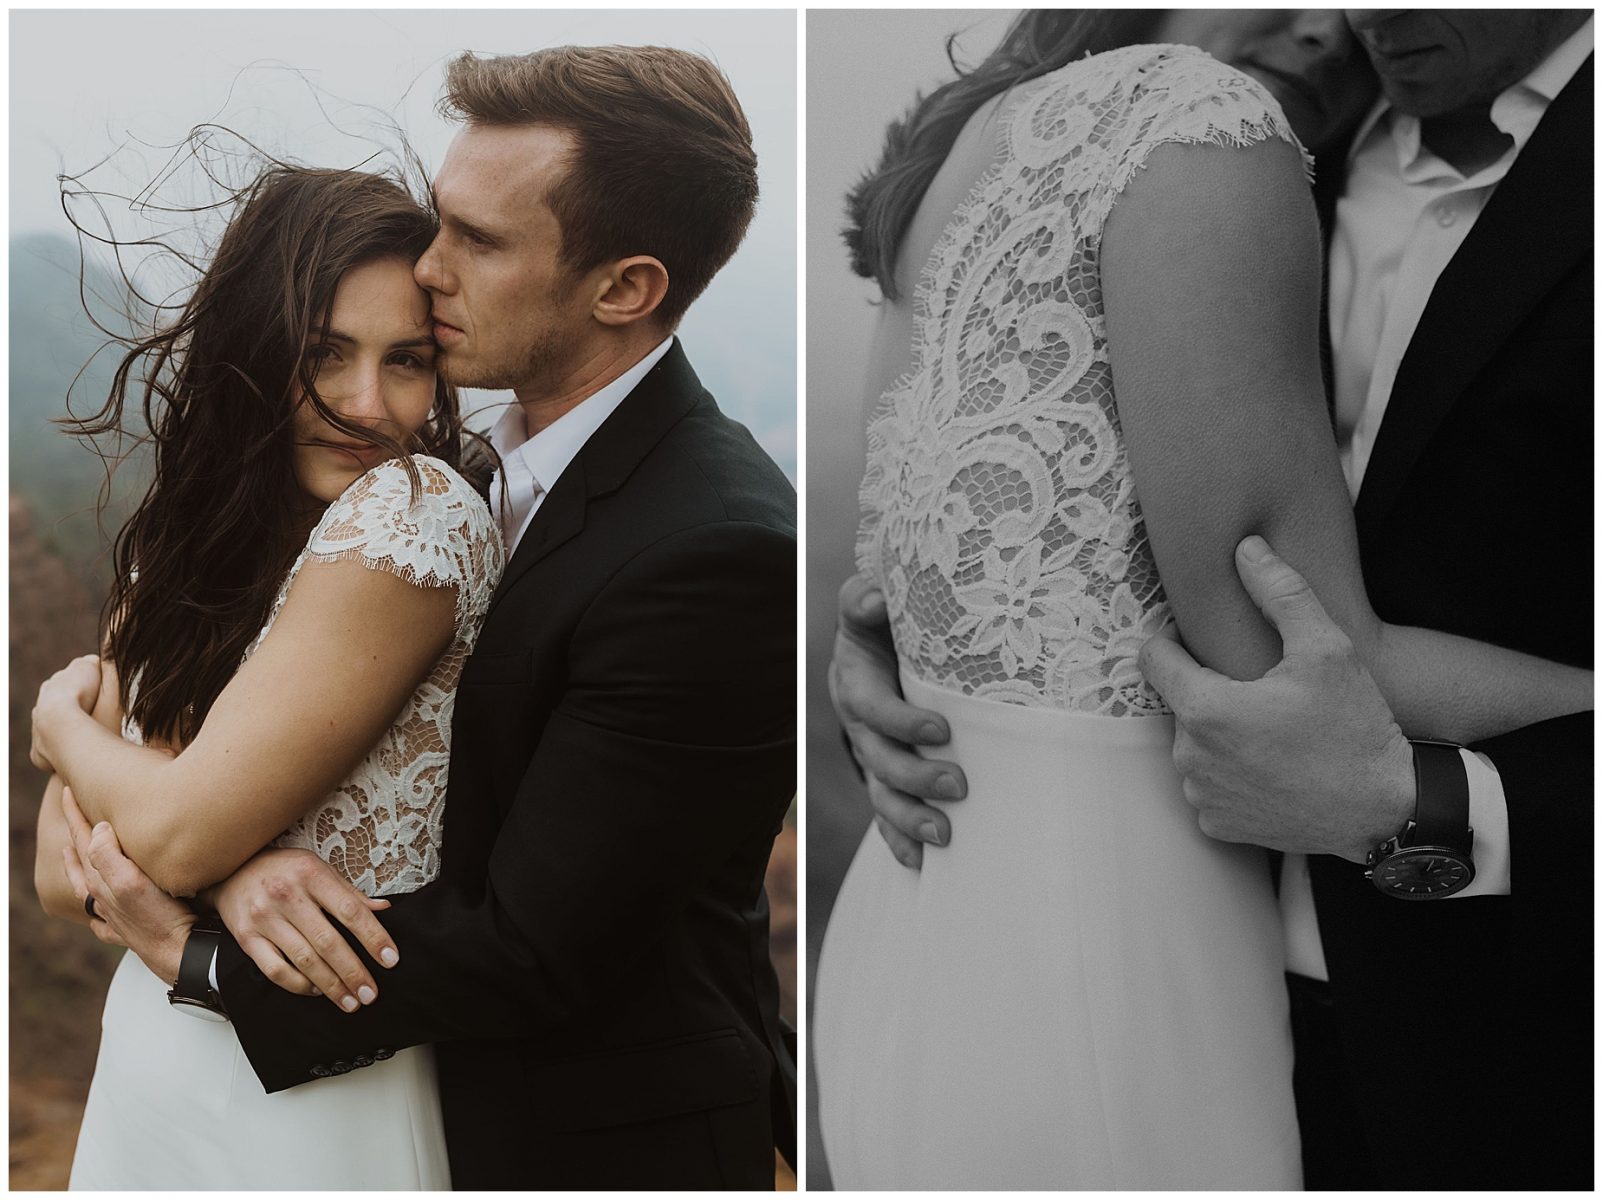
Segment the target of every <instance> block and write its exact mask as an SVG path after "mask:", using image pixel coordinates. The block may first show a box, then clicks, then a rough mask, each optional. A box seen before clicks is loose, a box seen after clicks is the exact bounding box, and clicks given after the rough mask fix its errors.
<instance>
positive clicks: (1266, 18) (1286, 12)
mask: <svg viewBox="0 0 1603 1200" xmlns="http://www.w3.org/2000/svg"><path fill="white" fill-rule="evenodd" d="M1152 40H1153V41H1155V42H1178V43H1180V44H1181V45H1186V46H1196V47H1198V48H1199V49H1202V50H1206V51H1207V52H1208V53H1209V54H1211V55H1213V56H1214V57H1215V58H1217V59H1218V60H1219V61H1220V62H1224V63H1229V64H1230V65H1231V66H1233V67H1237V68H1239V69H1240V70H1242V71H1244V72H1245V73H1246V74H1248V75H1251V76H1252V77H1253V78H1254V79H1256V80H1257V81H1258V82H1259V83H1261V84H1263V85H1264V87H1265V88H1267V89H1268V90H1269V92H1270V94H1271V95H1273V96H1274V98H1275V99H1276V100H1277V101H1279V102H1280V107H1281V108H1282V109H1283V110H1284V111H1285V114H1286V119H1287V120H1288V121H1290V122H1291V127H1292V129H1293V130H1294V131H1295V132H1296V134H1297V137H1298V138H1299V139H1300V140H1301V141H1302V144H1303V145H1304V146H1306V147H1308V149H1309V150H1310V151H1312V152H1313V153H1315V154H1318V153H1319V152H1320V151H1321V150H1324V149H1327V148H1329V147H1330V146H1331V145H1333V144H1334V142H1335V141H1336V140H1337V139H1338V138H1340V137H1341V136H1343V135H1344V134H1345V133H1347V132H1348V131H1349V130H1351V129H1352V127H1353V126H1354V125H1355V124H1357V122H1358V121H1359V120H1360V119H1361V118H1362V116H1363V114H1364V112H1365V111H1366V110H1367V109H1368V108H1369V105H1370V104H1371V103H1372V102H1373V101H1374V98H1375V94H1376V91H1377V88H1378V84H1377V82H1376V79H1375V75H1374V72H1373V71H1372V70H1371V69H1370V66H1369V60H1368V58H1367V57H1366V56H1365V54H1364V52H1363V49H1362V48H1361V47H1360V46H1359V45H1358V42H1357V40H1356V39H1355V38H1354V37H1353V33H1352V30H1351V29H1350V28H1348V25H1347V20H1346V17H1345V16H1344V15H1343V14H1342V11H1341V10H1340V9H1336V8H1303V9H1268V8H1266V9H1217V8H1215V9H1208V8H1177V9H1171V10H1170V11H1169V13H1168V14H1167V15H1166V16H1165V17H1164V19H1163V21H1162V22H1160V24H1159V25H1158V28H1157V29H1156V31H1155V32H1154V34H1153V38H1152Z"/></svg>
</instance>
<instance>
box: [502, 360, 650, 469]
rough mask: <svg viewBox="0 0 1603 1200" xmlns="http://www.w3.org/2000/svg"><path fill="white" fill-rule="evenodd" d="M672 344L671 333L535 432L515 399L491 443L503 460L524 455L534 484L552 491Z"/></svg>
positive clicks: (525, 463)
mask: <svg viewBox="0 0 1603 1200" xmlns="http://www.w3.org/2000/svg"><path fill="white" fill-rule="evenodd" d="M672 345H673V335H672V334H669V335H668V336H667V337H666V338H664V339H663V341H662V342H661V343H659V344H658V345H657V347H656V348H655V349H653V350H652V351H651V353H650V354H647V355H646V356H645V357H644V358H642V359H641V360H640V361H639V362H637V363H635V365H634V366H632V367H630V368H629V369H628V370H627V371H625V372H624V373H623V374H622V375H620V376H618V378H616V379H614V380H613V381H612V382H611V383H609V384H607V386H606V387H604V388H602V389H601V390H600V391H598V392H596V393H595V394H593V395H590V396H586V397H585V398H584V399H583V400H581V401H580V402H579V403H578V404H575V405H574V406H573V407H572V408H570V409H569V410H568V411H567V412H565V413H563V414H562V415H561V416H560V417H558V418H557V419H556V420H555V421H552V422H551V424H549V425H547V426H546V427H545V428H544V429H542V430H541V431H540V432H539V433H537V434H535V435H534V436H533V437H529V436H528V426H527V425H526V424H525V422H524V419H523V409H522V408H521V407H519V406H518V405H517V404H516V403H513V404H512V405H510V406H509V407H508V408H507V410H506V411H505V412H504V413H502V414H501V419H500V420H498V421H497V422H496V423H495V427H494V428H493V429H491V430H490V445H492V446H494V447H495V452H496V453H497V454H499V455H500V456H501V460H502V462H503V463H507V462H510V461H511V460H512V459H514V458H516V459H518V460H520V461H521V462H522V464H523V465H524V466H525V467H526V468H527V469H528V472H529V474H530V475H532V476H533V477H534V481H535V483H536V484H537V485H539V487H540V488H541V489H542V490H544V491H547V492H549V491H550V490H551V489H552V488H553V487H555V486H556V482H557V480H558V479H559V478H561V476H562V472H564V471H566V470H567V469H568V464H569V463H571V462H572V461H573V460H574V459H575V458H577V457H578V455H579V451H580V450H582V449H584V444H585V443H586V442H588V441H589V440H590V438H591V436H592V435H593V434H594V433H595V431H596V430H598V429H600V428H601V425H602V423H603V422H604V421H606V419H607V418H608V417H610V416H611V415H612V414H613V413H614V412H615V411H616V410H617V408H618V405H620V404H622V403H623V401H624V398H625V397H627V396H628V395H629V393H630V392H632V391H634V390H635V388H636V386H638V385H639V383H640V381H641V380H642V379H644V378H645V377H646V373H647V372H648V371H650V370H651V368H652V367H654V366H656V365H657V363H658V362H660V361H661V360H662V356H663V355H665V354H667V353H668V350H669V348H670V347H671V346H672ZM499 474H500V473H499V472H497V475H499Z"/></svg>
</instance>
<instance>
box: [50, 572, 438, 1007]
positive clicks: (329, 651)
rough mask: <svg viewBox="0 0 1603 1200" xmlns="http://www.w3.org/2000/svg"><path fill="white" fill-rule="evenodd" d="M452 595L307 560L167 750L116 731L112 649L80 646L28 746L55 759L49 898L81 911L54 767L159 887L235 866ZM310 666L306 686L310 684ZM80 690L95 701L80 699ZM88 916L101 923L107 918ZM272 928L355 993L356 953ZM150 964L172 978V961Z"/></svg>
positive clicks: (337, 989)
mask: <svg viewBox="0 0 1603 1200" xmlns="http://www.w3.org/2000/svg"><path fill="white" fill-rule="evenodd" d="M454 605H455V589H453V588H440V587H432V588H428V587H419V586H416V585H414V584H412V583H409V582H407V581H405V580H403V579H401V578H400V577H399V576H396V575H393V574H390V573H389V572H386V571H380V570H373V569H369V568H367V567H365V566H363V565H362V564H360V563H359V562H356V561H351V560H341V561H333V562H311V563H308V564H306V565H305V566H304V567H303V568H302V569H301V571H300V573H299V574H298V575H297V577H296V580H295V583H294V584H293V586H292V587H291V590H290V594H289V596H288V598H287V599H286V601H285V604H284V607H283V609H282V611H281V612H280V613H279V616H278V619H277V620H276V621H275V623H274V625H273V628H272V630H271V631H270V632H269V633H268V635H267V637H266V638H265V639H264V640H263V642H262V645H261V646H260V647H258V649H257V651H256V653H255V654H253V655H252V656H251V658H250V659H249V660H247V662H246V663H245V664H244V665H243V666H242V667H241V668H240V670H239V672H238V673H237V674H236V675H235V677H234V678H233V679H232V680H231V681H230V682H229V684H228V686H227V687H226V688H225V689H224V690H223V692H222V694H221V695H220V696H219V697H218V699H217V702H216V703H215V704H214V705H213V707H212V710H211V712H210V713H209V714H208V716H207V718H206V721H205V723H204V724H203V725H202V727H201V730H200V732H199V733H198V734H197V735H196V737H195V739H194V740H193V742H191V743H190V744H189V745H187V746H184V747H182V748H181V751H179V752H177V753H172V752H170V750H169V751H163V750H161V749H155V748H150V747H140V746H136V745H134V744H132V743H130V742H127V741H125V740H124V739H123V738H122V737H121V735H120V728H121V724H122V712H121V707H120V704H119V703H118V680H117V675H116V670H115V666H114V665H113V664H112V663H110V662H109V661H107V660H102V661H101V662H100V663H99V664H98V673H97V671H96V669H92V668H91V667H90V666H89V665H88V664H86V663H85V662H84V661H83V660H79V661H78V662H77V663H75V664H73V665H72V666H70V667H69V668H67V670H66V671H64V672H61V673H58V675H57V676H55V677H53V679H52V680H50V681H47V683H46V684H45V686H44V688H42V689H41V691H40V699H39V703H38V705H37V706H36V708H35V710H34V755H35V761H36V762H37V763H38V764H39V765H41V766H45V767H47V768H49V769H52V770H53V772H54V774H53V777H52V779H51V782H50V784H49V786H48V787H47V789H46V793H45V797H44V802H43V803H42V804H41V806H40V820H39V851H38V856H37V858H36V862H35V872H34V875H35V884H36V887H37V889H38V891H39V896H40V900H41V903H42V904H43V905H44V906H45V909H46V911H48V912H50V913H51V914H52V915H56V916H61V917H64V918H67V919H72V920H80V921H86V920H88V917H87V914H85V912H84V910H83V903H82V899H83V893H82V891H81V890H79V889H78V888H77V887H75V886H74V883H73V880H72V878H71V875H70V873H69V862H67V861H64V855H63V851H64V850H65V849H66V848H67V846H68V844H69V841H70V838H69V827H68V825H67V823H66V820H65V818H64V816H63V814H62V810H61V805H60V793H61V788H62V785H63V783H65V784H67V785H70V787H71V790H72V794H73V798H74V799H75V800H76V802H77V807H78V808H80V809H81V810H82V812H83V813H84V815H85V816H86V817H87V823H86V825H85V832H87V829H88V826H90V825H96V824H98V823H101V822H105V823H107V824H108V825H109V826H110V828H111V829H112V830H114V831H115V834H114V835H113V838H114V842H113V844H116V845H118V846H119V848H120V849H122V850H126V853H127V855H128V856H129V857H130V858H131V859H132V860H133V861H134V862H136V863H138V864H139V866H140V868H142V870H143V872H144V873H145V874H146V875H148V877H149V878H150V879H151V880H153V881H154V883H155V885H156V886H157V887H159V888H160V889H161V890H162V891H163V892H166V893H168V894H169V895H171V896H184V897H192V896H195V895H196V894H197V893H200V892H201V891H203V889H206V888H207V887H208V886H209V885H212V884H216V883H218V882H219V881H221V880H224V879H225V878H227V877H229V876H230V875H232V874H233V873H234V872H235V871H237V870H238V869H239V868H240V867H241V866H242V865H243V864H245V863H246V862H247V860H250V859H251V858H252V856H253V855H255V854H256V853H257V852H258V851H260V850H261V848H262V847H263V846H264V845H266V844H267V843H269V842H270V841H271V840H272V839H273V838H274V837H276V836H277V835H278V834H279V833H281V832H283V830H284V829H286V828H287V827H288V826H290V825H291V824H293V823H294V821H295V820H296V818H298V817H300V816H301V815H303V814H304V813H305V812H307V811H308V810H309V809H310V808H311V807H313V806H314V805H315V804H317V803H319V802H320V801H321V800H323V799H324V798H325V797H326V796H327V795H328V793H329V791H331V790H332V789H333V788H334V787H335V786H336V785H337V784H338V783H339V781H340V780H341V779H343V778H344V777H345V776H346V775H348V774H349V773H350V771H351V769H352V768H353V767H354V766H355V765H356V763H357V762H359V761H360V760H361V758H362V756H363V755H365V754H366V753H367V752H368V751H369V750H370V749H371V748H372V746H373V743H374V742H376V741H377V740H378V737H379V735H380V734H381V733H382V732H383V730H384V729H385V728H386V727H387V726H388V725H389V724H390V723H391V722H392V721H393V720H394V717H395V714H396V713H397V712H398V711H399V709H400V708H401V706H402V705H403V704H404V703H405V702H406V700H407V698H408V697H409V696H410V695H411V694H412V693H413V692H414V691H415V690H416V688H417V686H418V684H419V683H421V682H422V680H423V679H424V678H425V677H426V676H427V675H428V673H429V671H430V670H431V669H432V667H433V665H434V663H435V661H436V660H437V659H438V657H439V655H440V653H441V652H442V651H443V650H444V648H445V647H446V646H447V645H448V644H449V642H450V638H451V634H452V630H453V628H454V623H455V621H454ZM308 679H316V680H318V686H317V687H315V688H308V687H307V686H306V681H307V680H308ZM90 697H93V713H92V714H91V713H89V712H86V711H85V701H86V700H88V699H89V698H90ZM320 895H321V897H322V898H323V900H324V901H325V902H327V903H328V904H330V905H337V906H338V907H339V908H340V909H341V910H342V911H344V912H347V913H349V914H351V915H352V919H353V920H355V921H357V923H358V924H359V925H361V926H362V927H363V928H364V930H365V931H366V932H367V933H368V934H369V937H370V938H372V936H373V932H374V930H376V928H377V927H376V924H374V923H371V922H362V921H361V920H360V914H359V913H356V912H354V911H353V908H352V906H353V905H355V904H356V902H357V899H358V897H357V895H356V894H355V893H354V892H353V891H352V889H349V888H342V889H340V890H338V891H335V890H334V889H331V888H329V887H328V886H326V884H325V885H323V886H322V888H321V890H320ZM362 907H363V908H366V907H370V906H367V905H363V906H362ZM96 932H97V933H100V934H102V935H108V934H113V931H112V930H111V929H110V927H109V926H106V924H105V923H104V922H101V923H100V925H99V927H97V928H96ZM272 932H273V936H275V937H277V938H278V942H279V944H280V948H282V949H283V950H285V951H286V952H287V953H290V954H292V955H293V956H295V957H296V958H298V959H300V960H302V965H303V966H305V967H308V968H310V969H312V970H313V971H314V973H315V974H316V975H317V977H318V982H320V983H321V985H322V987H321V990H323V991H324V992H325V993H326V994H327V995H328V996H329V998H330V999H332V1000H334V1001H335V1002H336V1003H339V1002H340V1001H342V1000H350V1002H351V1003H355V1001H354V1000H351V999H350V998H351V996H353V995H354V994H355V993H357V992H358V991H359V989H360V988H362V987H364V986H367V987H371V986H372V981H371V978H370V977H368V975H367V972H366V970H365V968H362V969H360V970H359V973H358V972H353V971H350V970H349V968H351V967H356V968H360V964H359V963H356V961H355V960H354V958H352V959H350V961H349V962H348V963H344V964H342V965H345V966H346V967H347V972H346V976H347V977H346V978H345V979H344V980H343V981H342V980H340V979H339V978H337V977H336V976H335V973H334V971H333V970H332V969H330V968H329V967H328V966H327V965H326V964H325V963H323V962H322V960H321V959H320V958H317V957H316V956H314V955H311V954H309V953H308V949H309V948H308V946H307V945H306V943H305V939H304V938H302V937H299V936H298V935H295V934H294V933H293V932H292V930H291V929H290V928H287V927H284V928H275V929H274V930H273V931H272ZM108 940H116V938H115V935H114V934H113V936H112V937H111V938H109V939H108ZM373 940H374V941H375V945H377V944H378V942H377V939H373ZM256 949H258V950H259V951H260V953H261V954H262V955H263V956H264V957H269V956H271V957H272V958H273V959H276V960H277V961H278V962H280V963H283V964H284V969H283V970H282V971H281V972H280V974H281V975H282V977H283V978H284V980H285V981H286V983H293V985H294V986H296V987H297V988H298V989H299V990H301V991H303V992H310V991H313V990H316V989H314V987H313V981H312V980H311V979H310V978H308V977H307V976H306V974H305V973H304V972H302V971H300V970H297V969H295V968H293V967H291V966H290V965H289V964H288V963H284V960H283V959H282V958H281V957H279V954H278V951H277V950H274V949H271V948H269V947H268V946H267V945H266V944H265V941H264V943H263V944H262V945H260V946H258V947H256ZM314 964H315V965H314ZM160 973H163V974H164V977H165V978H168V979H171V978H173V976H174V975H175V974H176V966H175V965H174V970H173V971H171V972H166V971H165V970H164V971H163V972H160Z"/></svg>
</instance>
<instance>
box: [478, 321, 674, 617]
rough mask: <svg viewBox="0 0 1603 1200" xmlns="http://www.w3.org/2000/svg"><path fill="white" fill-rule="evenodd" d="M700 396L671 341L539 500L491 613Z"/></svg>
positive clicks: (580, 526)
mask: <svg viewBox="0 0 1603 1200" xmlns="http://www.w3.org/2000/svg"><path fill="white" fill-rule="evenodd" d="M701 395H703V392H702V389H701V381H700V380H698V379H697V378H696V373H695V371H693V370H692V369H691V367H690V362H689V360H688V359H686V358H685V352H684V349H683V348H682V347H681V346H680V344H679V339H678V338H675V339H674V343H673V346H672V347H670V348H669V350H668V353H666V354H664V355H663V356H662V359H661V361H659V362H658V363H657V365H656V366H654V367H652V368H651V370H650V371H649V372H647V374H646V377H645V378H644V379H642V380H641V381H640V382H639V383H638V384H636V385H635V388H634V390H633V391H631V392H630V393H629V394H628V395H627V396H625V397H624V399H623V402H622V403H621V404H619V405H618V407H617V409H616V410H614V411H613V413H612V415H611V416H609V417H608V418H607V419H606V420H605V421H604V422H602V424H601V428H599V429H597V430H596V431H595V433H594V434H593V435H591V437H590V440H589V441H587V442H586V443H585V444H584V446H583V448H582V449H580V451H579V453H578V456H577V457H575V458H574V460H573V462H571V463H570V464H568V469H567V470H565V471H563V472H562V476H561V478H559V479H558V480H557V482H556V484H555V485H554V486H553V487H552V488H551V491H550V492H549V493H548V494H547V495H546V498H545V499H544V500H543V501H541V503H540V507H539V509H538V511H536V512H535V514H534V517H533V519H532V520H531V521H530V522H529V527H528V529H526V530H524V532H523V538H522V540H521V541H519V542H518V548H517V550H516V551H515V552H514V553H513V555H512V559H511V561H510V562H508V563H507V568H506V571H505V572H504V573H503V574H502V576H501V582H500V584H499V585H498V586H497V587H496V590H495V596H494V597H493V598H492V599H491V601H490V612H491V613H493V612H494V611H495V609H496V606H497V605H498V604H499V603H500V602H501V598H502V597H503V596H504V595H506V593H507V591H508V590H509V589H510V588H511V587H512V585H513V584H514V583H515V582H516V581H517V580H518V579H519V578H520V577H522V576H523V575H525V574H527V573H528V571H529V569H530V568H531V567H533V566H534V565H535V564H536V563H538V562H540V560H541V559H543V558H545V557H546V556H547V555H549V554H550V553H551V552H552V551H554V550H555V549H557V547H559V546H561V545H562V544H563V543H565V542H567V541H569V540H571V539H572V538H573V537H574V536H575V535H577V534H578V533H579V532H580V531H581V530H582V529H584V524H585V512H586V510H587V509H588V507H589V504H590V501H591V500H593V499H596V498H597V497H600V496H605V495H607V494H608V493H609V492H613V491H616V490H617V489H618V487H619V486H620V485H621V484H622V483H623V481H624V480H625V479H627V478H628V477H629V474H630V472H632V471H633V470H634V469H635V468H636V467H637V466H639V465H640V462H641V460H642V459H643V458H645V456H646V455H647V454H648V453H649V452H650V451H651V448H652V447H653V446H655V445H656V444H657V443H658V442H659V441H661V440H662V437H663V435H664V434H666V433H667V432H668V430H669V429H671V428H672V427H673V426H674V425H675V424H676V423H677V422H678V421H679V420H680V418H682V417H683V416H684V415H685V414H686V413H687V412H689V411H690V409H691V407H692V406H693V405H694V404H695V402H696V400H697V399H698V398H699V397H700V396H701ZM486 616H488V614H486Z"/></svg>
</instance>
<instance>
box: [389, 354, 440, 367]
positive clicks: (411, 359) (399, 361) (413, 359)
mask: <svg viewBox="0 0 1603 1200" xmlns="http://www.w3.org/2000/svg"><path fill="white" fill-rule="evenodd" d="M390 365H391V366H396V367H404V368H406V369H407V370H408V371H432V370H434V360H433V359H432V358H424V357H423V356H422V355H421V354H417V353H414V352H413V351H411V350H397V351H396V352H395V353H394V354H392V355H390Z"/></svg>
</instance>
